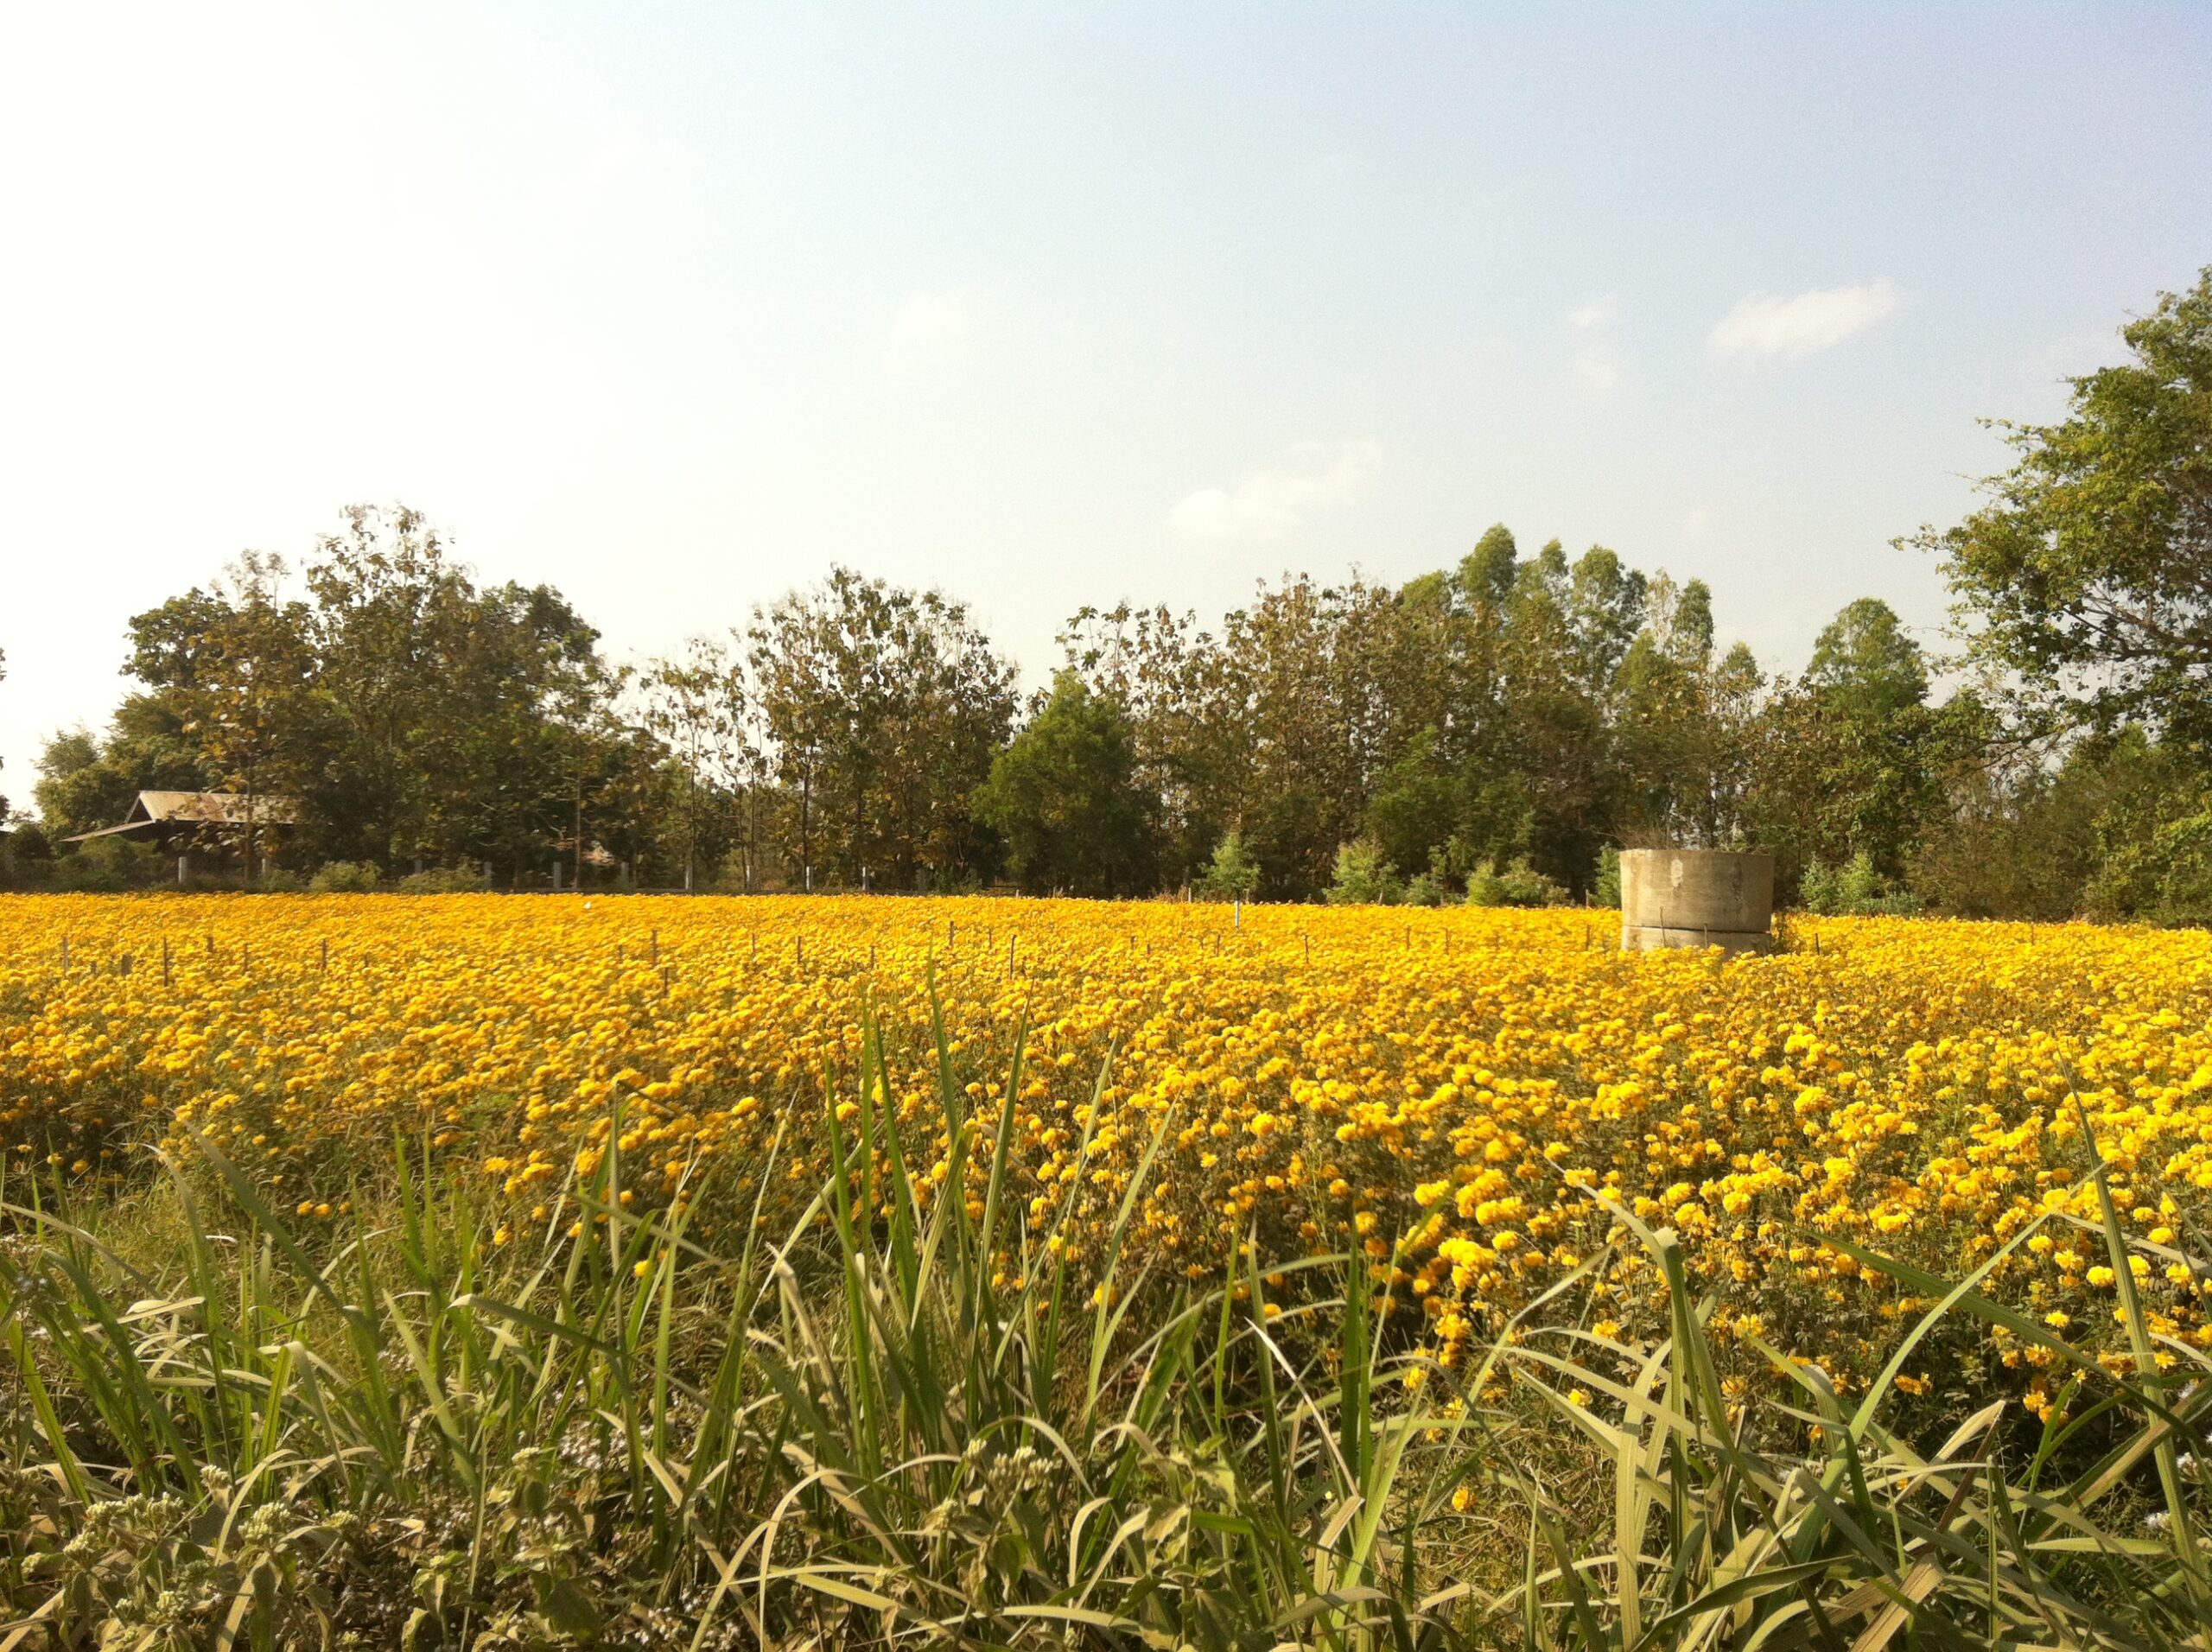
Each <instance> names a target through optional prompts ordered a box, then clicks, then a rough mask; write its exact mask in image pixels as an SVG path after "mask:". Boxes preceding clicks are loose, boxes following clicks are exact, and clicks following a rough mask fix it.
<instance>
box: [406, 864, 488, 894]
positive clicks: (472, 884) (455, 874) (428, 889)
mask: <svg viewBox="0 0 2212 1652" xmlns="http://www.w3.org/2000/svg"><path fill="white" fill-rule="evenodd" d="M483 886H484V874H482V873H480V872H473V871H471V870H470V869H469V868H468V867H465V866H435V867H429V869H428V870H427V871H423V872H410V873H409V874H407V875H406V876H405V877H404V878H402V879H401V880H399V893H401V894H403V895H465V894H472V893H475V892H476V891H478V890H480V889H481V888H483Z"/></svg>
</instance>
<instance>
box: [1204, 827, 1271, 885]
mask: <svg viewBox="0 0 2212 1652" xmlns="http://www.w3.org/2000/svg"><path fill="white" fill-rule="evenodd" d="M1259 886H1260V866H1259V862H1257V861H1255V860H1254V859H1253V858H1252V857H1251V855H1249V854H1248V853H1246V851H1245V848H1244V836H1243V833H1241V832H1234V831H1232V832H1229V833H1227V834H1225V835H1224V836H1223V838H1222V840H1221V842H1219V843H1217V844H1216V845H1215V846H1214V851H1213V858H1212V859H1211V861H1207V863H1206V869H1205V875H1204V876H1202V877H1200V878H1199V880H1198V886H1197V887H1198V893H1200V894H1201V895H1204V896H1205V897H1206V899H1209V900H1249V899H1251V898H1252V893H1253V892H1254V891H1255V890H1256V889H1257V888H1258V887H1259Z"/></svg>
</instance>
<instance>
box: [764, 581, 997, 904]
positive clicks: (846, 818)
mask: <svg viewBox="0 0 2212 1652" xmlns="http://www.w3.org/2000/svg"><path fill="white" fill-rule="evenodd" d="M747 643H748V645H749V648H748V652H747V664H748V669H749V670H750V671H751V674H752V680H753V687H752V690H751V692H752V694H753V699H754V702H755V703H756V704H757V706H758V708H759V712H760V722H761V727H762V728H763V730H764V731H765V733H766V736H767V740H768V744H769V747H771V749H772V751H773V753H774V765H775V772H776V774H777V778H779V780H780V781H781V782H782V784H783V786H784V788H785V791H786V792H787V793H788V794H791V801H792V803H793V804H794V805H795V809H794V813H795V818H794V819H792V820H791V822H790V823H789V828H788V833H789V837H790V840H791V841H790V842H789V843H788V845H787V847H788V848H789V849H790V850H791V858H792V859H793V861H794V863H795V864H796V865H797V866H798V867H800V868H801V869H802V876H803V875H804V868H807V867H811V868H814V871H815V876H816V880H817V882H821V881H826V880H835V881H837V882H840V883H842V885H843V886H846V887H849V888H858V887H861V886H874V887H883V888H894V889H906V890H912V889H915V888H918V887H930V886H938V885H950V884H957V883H958V882H960V881H962V880H967V879H972V878H974V877H976V876H977V875H979V874H988V871H989V870H990V868H991V864H992V862H993V861H994V860H995V853H996V848H997V845H996V843H995V842H994V841H993V839H992V836H991V834H990V831H989V829H988V828H987V827H985V826H984V825H983V823H982V822H981V821H979V820H978V819H977V818H976V813H975V810H974V807H973V801H974V798H975V796H976V788H977V787H978V786H980V785H982V784H983V782H984V781H985V780H986V779H987V778H988V777H989V774H990V772H991V764H992V759H994V758H995V757H996V756H997V755H998V753H999V751H1000V749H1001V747H1003V746H1004V745H1005V744H1006V740H1007V731H1008V729H1009V728H1010V727H1011V725H1012V723H1013V721H1014V668H1013V666H1012V665H1011V664H1008V663H1007V660H1006V659H1005V658H1004V657H1003V656H1001V654H1000V653H999V651H997V650H996V649H995V647H994V646H993V645H992V644H991V641H990V639H989V638H988V637H986V636H985V635H984V634H983V633H982V631H981V630H980V629H979V628H978V627H977V626H976V625H975V623H974V622H973V620H972V619H970V618H969V610H968V607H967V605H966V604H965V603H963V602H959V601H956V600H953V599H951V598H950V597H947V596H945V595H944V594H941V593H939V592H937V591H912V590H907V589H904V588H899V587H897V586H892V585H887V584H886V583H885V582H884V581H881V580H872V579H868V578H865V577H863V576H862V575H859V574H857V573H855V572H854V571H853V570H852V569H849V568H835V569H831V570H830V574H829V578H828V579H827V580H825V581H823V582H822V583H821V584H820V585H819V586H817V587H815V588H812V589H810V590H804V591H793V592H791V593H790V594H787V595H785V596H784V597H783V598H781V599H779V600H778V601H777V602H775V603H774V604H772V606H770V607H768V608H766V610H764V611H762V612H760V613H757V614H756V615H755V617H754V623H753V627H752V628H751V630H750V631H749V632H747Z"/></svg>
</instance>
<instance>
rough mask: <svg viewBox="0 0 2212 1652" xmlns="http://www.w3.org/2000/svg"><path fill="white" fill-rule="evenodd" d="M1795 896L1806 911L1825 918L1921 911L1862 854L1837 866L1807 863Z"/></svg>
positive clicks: (1813, 862)
mask: <svg viewBox="0 0 2212 1652" xmlns="http://www.w3.org/2000/svg"><path fill="white" fill-rule="evenodd" d="M1798 892H1799V894H1800V896H1801V897H1802V899H1803V901H1804V903H1805V908H1806V910H1807V911H1808V912H1819V913H1821V914H1822V915H1824V916H1836V915H1842V916H1847V917H1869V916H1872V915H1874V914H1878V913H1891V914H1900V913H1910V912H1918V911H1919V910H1920V902H1919V899H1917V898H1916V896H1914V895H1913V894H1912V893H1911V892H1910V891H1909V890H1906V889H1903V888H1900V887H1898V886H1897V885H1896V884H1895V883H1893V882H1892V881H1891V880H1889V879H1887V878H1885V877H1884V876H1883V875H1882V874H1880V873H1879V872H1878V871H1876V870H1875V867H1874V860H1873V857H1872V855H1868V854H1866V852H1865V851H1864V850H1861V851H1860V852H1859V854H1857V855H1853V856H1852V857H1851V859H1850V860H1848V861H1845V862H1844V863H1843V864H1842V865H1840V866H1830V865H1828V864H1827V862H1825V861H1808V863H1807V865H1806V867H1805V871H1804V875H1803V876H1802V878H1801V879H1800V880H1799V883H1798Z"/></svg>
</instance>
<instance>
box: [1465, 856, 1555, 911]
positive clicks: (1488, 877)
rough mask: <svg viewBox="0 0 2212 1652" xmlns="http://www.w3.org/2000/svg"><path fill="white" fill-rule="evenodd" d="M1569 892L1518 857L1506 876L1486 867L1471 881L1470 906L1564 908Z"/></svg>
mask: <svg viewBox="0 0 2212 1652" xmlns="http://www.w3.org/2000/svg"><path fill="white" fill-rule="evenodd" d="M1566 903H1567V891H1566V890H1564V889H1562V888H1561V887H1560V886H1559V885H1558V884H1556V883H1554V882H1553V881H1552V880H1550V879H1549V878H1548V877H1546V876H1545V875H1544V874H1542V873H1541V872H1539V871H1537V870H1536V868H1535V867H1533V866H1530V865H1529V857H1528V856H1527V855H1520V856H1517V857H1516V859H1515V860H1514V861H1513V862H1512V863H1511V864H1510V865H1509V866H1508V867H1506V868H1505V869H1504V870H1503V872H1501V871H1499V870H1497V868H1496V867H1482V868H1480V869H1479V870H1478V871H1477V872H1475V873H1474V874H1472V875H1471V876H1470V877H1469V878H1468V880H1467V905H1470V906H1560V905H1566Z"/></svg>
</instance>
